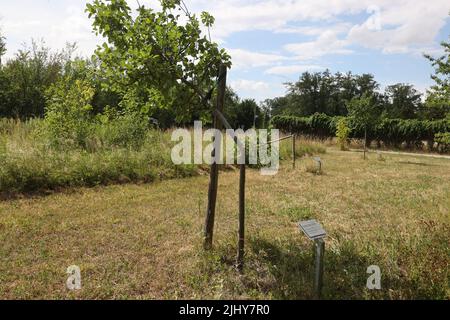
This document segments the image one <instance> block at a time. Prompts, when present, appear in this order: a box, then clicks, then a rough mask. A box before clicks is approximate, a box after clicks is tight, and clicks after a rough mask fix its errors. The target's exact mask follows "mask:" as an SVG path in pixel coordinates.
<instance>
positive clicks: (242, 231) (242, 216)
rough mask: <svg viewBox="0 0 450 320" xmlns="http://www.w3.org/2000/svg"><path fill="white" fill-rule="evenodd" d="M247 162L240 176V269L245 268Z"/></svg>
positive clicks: (238, 258)
mask: <svg viewBox="0 0 450 320" xmlns="http://www.w3.org/2000/svg"><path fill="white" fill-rule="evenodd" d="M245 171H246V167H245V164H242V165H240V178H239V232H238V233H239V241H238V255H237V267H238V270H239V271H242V270H243V268H244V253H245V252H244V246H245Z"/></svg>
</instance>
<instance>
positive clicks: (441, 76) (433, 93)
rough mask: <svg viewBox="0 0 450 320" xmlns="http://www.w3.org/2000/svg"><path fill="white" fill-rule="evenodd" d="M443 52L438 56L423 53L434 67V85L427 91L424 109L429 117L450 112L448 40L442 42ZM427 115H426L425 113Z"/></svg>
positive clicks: (449, 46) (443, 115) (440, 116)
mask: <svg viewBox="0 0 450 320" xmlns="http://www.w3.org/2000/svg"><path fill="white" fill-rule="evenodd" d="M441 46H442V48H443V49H444V54H443V55H442V56H440V57H437V58H435V57H432V56H430V55H425V57H426V58H427V59H428V60H430V62H431V64H432V65H433V67H434V68H435V74H433V75H432V76H431V78H432V79H433V80H434V82H435V85H434V86H432V87H431V89H430V90H429V91H428V97H427V101H426V105H425V110H426V112H427V113H428V116H429V117H431V118H434V119H436V118H441V119H442V118H445V117H446V114H450V42H445V41H444V42H442V43H441ZM426 116H427V115H426Z"/></svg>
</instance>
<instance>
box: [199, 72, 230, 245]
mask: <svg viewBox="0 0 450 320" xmlns="http://www.w3.org/2000/svg"><path fill="white" fill-rule="evenodd" d="M226 86H227V67H226V66H225V65H221V66H220V68H219V82H218V86H217V106H216V107H217V110H218V111H220V112H223V109H224V103H225V90H226ZM214 128H215V129H222V125H221V122H220V121H219V119H218V118H217V115H216V114H214ZM217 146H218V147H219V150H215V149H214V150H213V154H212V155H213V157H214V156H215V155H216V152H221V150H220V148H222V145H221V143H220V142H219V143H218V144H217ZM218 183H219V166H218V164H217V163H215V162H213V164H212V165H211V172H210V181H209V190H208V208H207V211H206V221H205V231H204V237H205V239H204V248H205V249H206V250H210V249H211V248H212V241H213V235H214V220H215V215H216V201H217V187H218Z"/></svg>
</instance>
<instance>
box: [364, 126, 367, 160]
mask: <svg viewBox="0 0 450 320" xmlns="http://www.w3.org/2000/svg"><path fill="white" fill-rule="evenodd" d="M366 152H367V127H366V128H364V160H366Z"/></svg>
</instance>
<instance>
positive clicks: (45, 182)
mask: <svg viewBox="0 0 450 320" xmlns="http://www.w3.org/2000/svg"><path fill="white" fill-rule="evenodd" d="M137 120H138V119H134V118H133V117H123V118H120V119H116V120H113V121H108V122H101V121H98V122H94V123H93V124H92V125H91V127H90V128H89V130H88V132H89V134H88V135H87V136H86V137H85V138H84V139H83V141H81V143H78V144H77V143H74V141H70V140H63V139H56V140H55V137H54V136H50V135H49V134H48V130H47V128H46V123H45V122H44V121H42V120H29V121H26V122H21V121H14V120H8V119H0V164H1V166H0V194H3V195H5V194H6V195H9V194H16V193H30V192H36V191H52V190H58V189H61V188H67V187H83V186H87V187H92V186H97V185H107V184H113V183H131V182H133V183H141V182H142V183H148V182H153V181H155V180H161V179H171V178H182V177H187V176H193V175H196V174H197V173H198V172H201V171H204V169H207V167H202V168H199V166H196V165H182V166H177V165H174V164H173V162H172V160H171V151H172V147H173V146H174V145H175V142H172V141H171V132H169V131H166V132H163V131H160V130H157V129H149V128H148V127H147V124H145V123H142V122H139V121H137ZM206 145H207V143H204V146H206ZM291 148H292V145H291V141H290V140H286V141H283V142H281V144H280V159H281V160H289V159H290V158H291V156H292V150H291ZM318 153H325V148H324V147H323V146H322V145H321V144H320V143H318V142H314V141H309V140H305V139H298V140H297V144H296V155H297V156H298V157H302V156H304V155H313V154H318ZM256 167H257V166H256ZM199 169H202V170H199Z"/></svg>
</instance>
